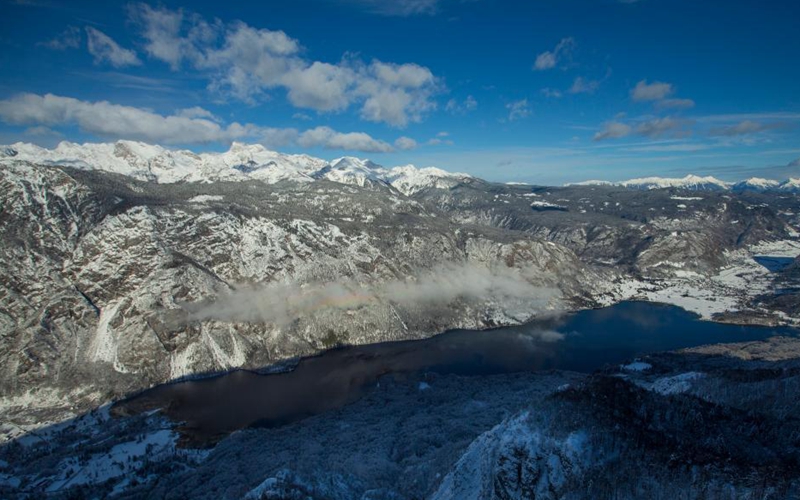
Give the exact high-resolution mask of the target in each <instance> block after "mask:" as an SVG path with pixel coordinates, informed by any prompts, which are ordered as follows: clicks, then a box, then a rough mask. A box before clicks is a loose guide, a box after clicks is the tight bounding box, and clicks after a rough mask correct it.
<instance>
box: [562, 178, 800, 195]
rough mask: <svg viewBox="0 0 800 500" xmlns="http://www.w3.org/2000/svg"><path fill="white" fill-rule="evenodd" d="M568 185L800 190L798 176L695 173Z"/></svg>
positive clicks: (718, 189)
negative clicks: (729, 177)
mask: <svg viewBox="0 0 800 500" xmlns="http://www.w3.org/2000/svg"><path fill="white" fill-rule="evenodd" d="M567 185H568V186H617V187H626V188H631V189H667V188H679V189H688V190H690V191H734V192H737V193H740V192H743V191H758V192H765V191H783V192H791V193H796V192H800V178H790V179H788V180H785V181H782V182H781V181H775V180H771V179H762V178H760V177H751V178H750V179H746V180H743V181H739V182H725V181H721V180H719V179H717V178H716V177H711V176H707V177H700V176H697V175H687V176H686V177H679V178H678V177H673V178H670V177H642V178H638V179H630V180H627V181H620V182H610V181H598V180H591V181H583V182H576V183H572V184H567Z"/></svg>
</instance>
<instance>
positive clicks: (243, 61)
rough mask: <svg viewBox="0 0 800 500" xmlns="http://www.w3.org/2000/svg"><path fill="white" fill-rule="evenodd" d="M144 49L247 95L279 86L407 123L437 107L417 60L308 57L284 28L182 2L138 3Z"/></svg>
mask: <svg viewBox="0 0 800 500" xmlns="http://www.w3.org/2000/svg"><path fill="white" fill-rule="evenodd" d="M130 16H131V18H132V19H133V20H134V21H135V22H136V23H137V24H138V25H139V26H140V29H141V33H142V36H143V37H144V39H145V43H144V48H145V51H146V52H147V54H148V55H149V56H150V57H152V58H155V59H158V60H161V61H164V62H166V63H167V64H169V65H170V67H171V68H172V69H173V70H178V69H179V68H180V67H181V66H183V65H184V64H188V65H189V66H191V67H192V68H194V69H195V70H197V71H199V72H201V73H202V74H203V75H205V76H206V77H207V78H208V79H209V82H210V83H209V88H210V89H211V90H213V91H216V92H219V93H222V94H223V95H230V96H232V97H234V98H236V99H239V100H242V101H244V102H248V103H256V102H258V100H259V99H261V98H262V97H263V95H264V94H265V93H267V92H269V91H272V90H276V89H283V90H285V91H286V96H287V99H288V100H289V102H291V104H292V105H294V106H295V107H298V108H304V109H312V110H315V111H318V112H337V111H343V110H345V109H348V108H349V107H351V106H353V105H358V106H360V115H361V117H362V118H363V119H365V120H369V121H375V122H384V123H388V124H389V125H392V126H396V127H404V126H406V125H407V124H408V123H410V122H418V121H421V120H422V118H423V116H424V115H425V113H427V112H428V111H430V110H432V109H434V108H435V106H436V105H435V103H434V102H433V101H432V96H433V94H435V93H436V92H438V90H439V87H440V84H439V81H438V79H437V78H436V77H435V76H434V75H433V73H432V72H431V71H430V70H429V69H428V68H425V67H423V66H420V65H418V64H414V63H406V64H393V63H386V62H382V61H378V60H373V61H371V62H370V63H369V64H366V63H364V62H362V61H358V60H356V59H355V58H353V57H350V56H347V57H345V58H343V59H342V60H341V61H339V62H336V63H327V62H322V61H310V60H307V59H306V58H304V57H303V54H302V47H301V46H300V43H299V42H298V41H297V40H295V39H293V38H291V37H289V36H288V35H287V34H286V33H284V32H282V31H272V30H267V29H257V28H254V27H251V26H249V25H247V24H245V23H243V22H241V21H237V22H232V23H227V24H224V23H222V22H221V21H214V22H207V21H206V20H204V19H203V18H202V17H200V16H198V15H194V14H187V13H185V12H184V11H182V10H175V11H173V10H169V9H166V8H153V7H150V6H149V5H144V4H135V5H133V6H131V7H130Z"/></svg>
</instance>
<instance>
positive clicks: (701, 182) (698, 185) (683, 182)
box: [619, 175, 730, 191]
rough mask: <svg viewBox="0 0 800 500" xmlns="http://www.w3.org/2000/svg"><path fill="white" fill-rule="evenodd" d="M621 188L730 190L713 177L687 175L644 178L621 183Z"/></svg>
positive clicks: (728, 185) (724, 183) (727, 185)
mask: <svg viewBox="0 0 800 500" xmlns="http://www.w3.org/2000/svg"><path fill="white" fill-rule="evenodd" d="M619 184H620V185H621V186H624V187H627V188H635V189H663V188H683V189H691V190H695V191H718V190H722V189H728V188H729V187H730V184H728V183H727V182H723V181H721V180H719V179H716V178H714V177H711V176H707V177H700V176H697V175H687V176H686V177H682V178H669V177H643V178H640V179H631V180H628V181H624V182H620V183H619Z"/></svg>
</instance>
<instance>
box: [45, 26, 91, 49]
mask: <svg viewBox="0 0 800 500" xmlns="http://www.w3.org/2000/svg"><path fill="white" fill-rule="evenodd" d="M37 45H41V46H42V47H47V48H48V49H53V50H67V49H77V48H78V47H80V45H81V30H80V28H77V27H75V26H68V27H67V29H66V30H64V31H63V32H62V33H61V34H60V35H58V36H57V37H55V38H53V39H52V40H47V41H46V42H39V43H38V44H37Z"/></svg>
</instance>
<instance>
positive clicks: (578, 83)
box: [568, 76, 600, 94]
mask: <svg viewBox="0 0 800 500" xmlns="http://www.w3.org/2000/svg"><path fill="white" fill-rule="evenodd" d="M599 86H600V82H599V81H598V80H587V79H585V78H583V77H582V76H579V77H577V78H575V81H574V82H572V87H570V88H569V90H568V92H569V93H570V94H593V93H594V92H595V91H596V90H597V87H599Z"/></svg>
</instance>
